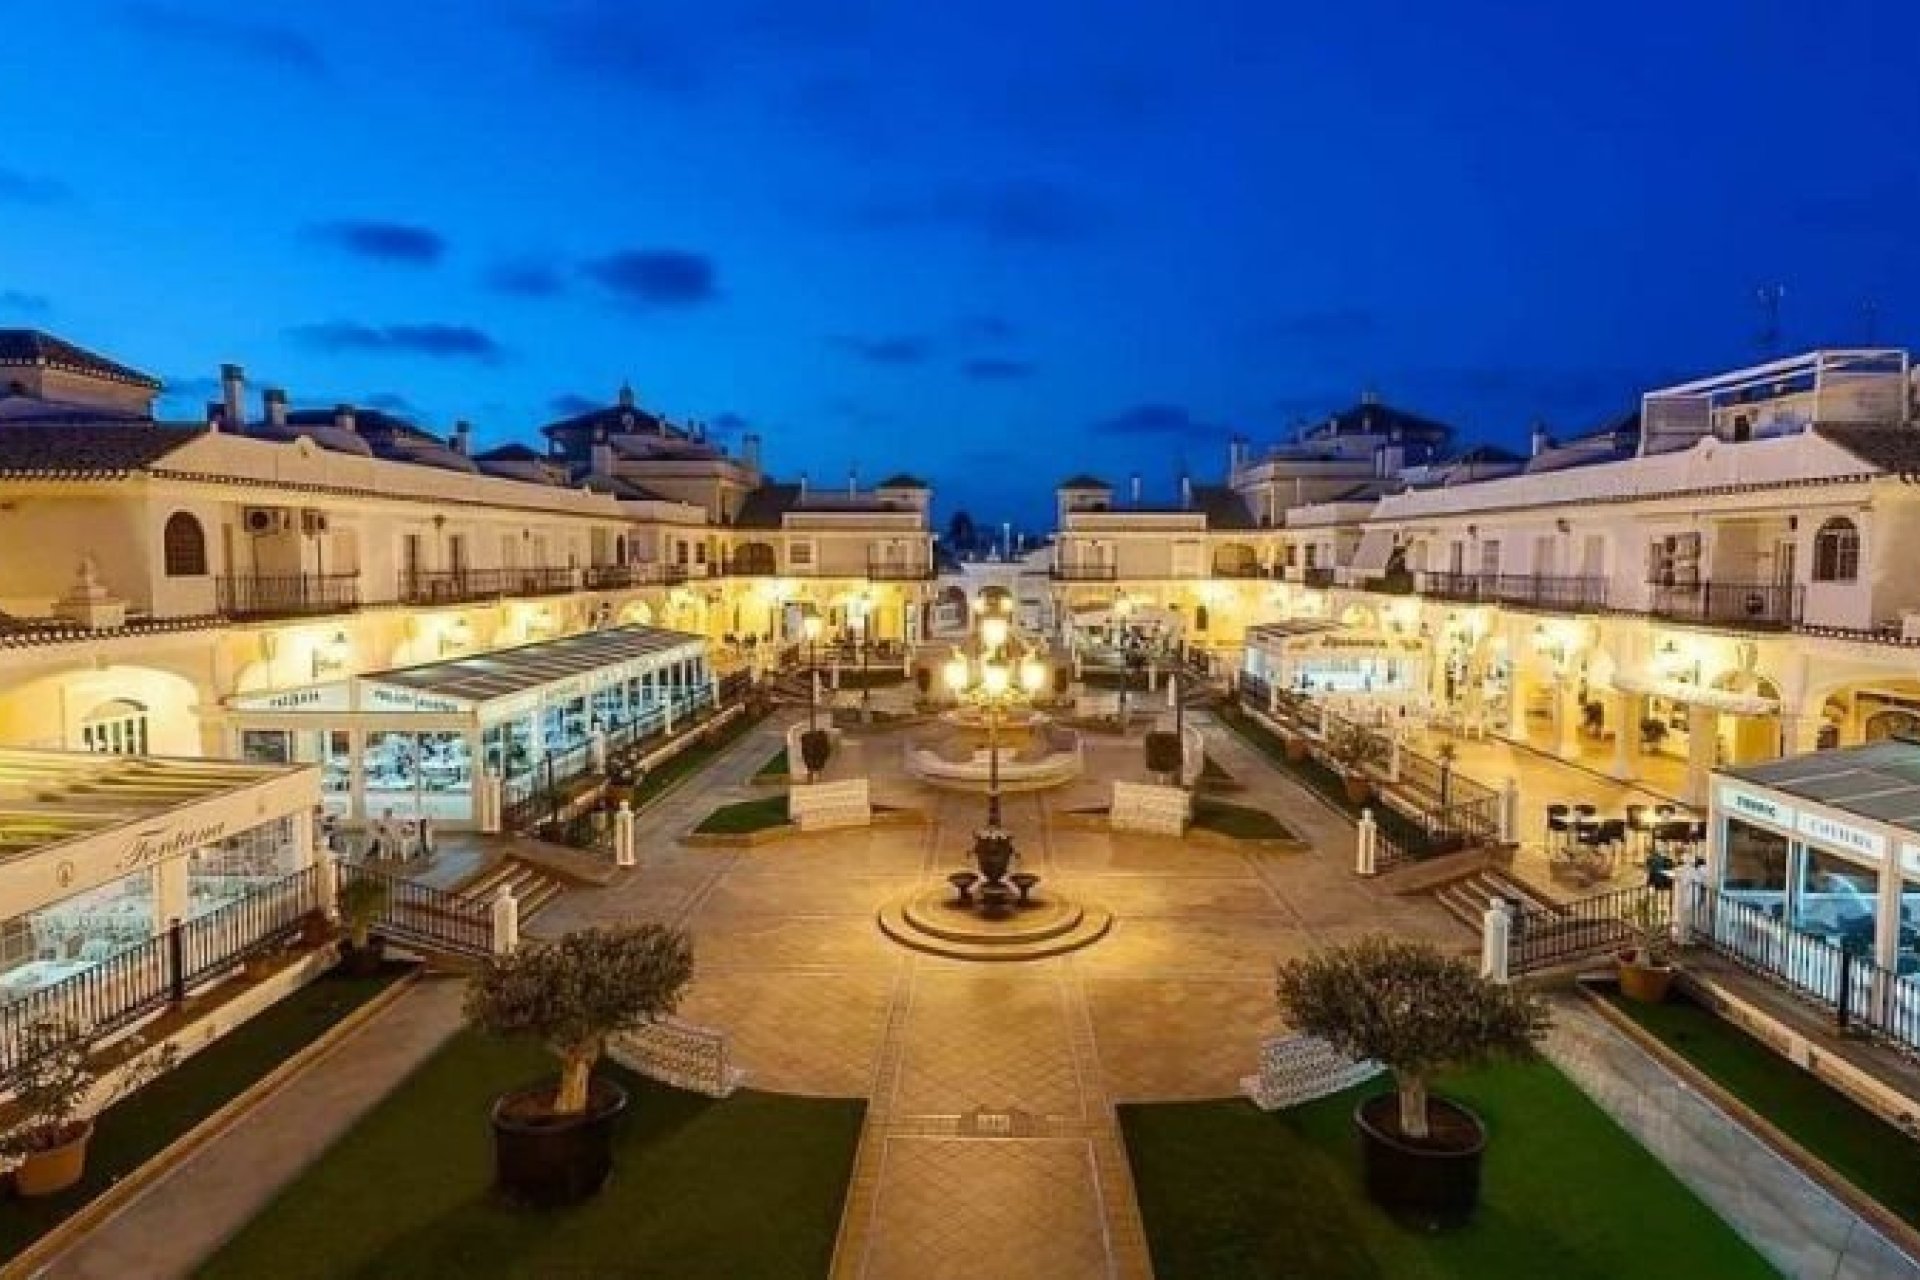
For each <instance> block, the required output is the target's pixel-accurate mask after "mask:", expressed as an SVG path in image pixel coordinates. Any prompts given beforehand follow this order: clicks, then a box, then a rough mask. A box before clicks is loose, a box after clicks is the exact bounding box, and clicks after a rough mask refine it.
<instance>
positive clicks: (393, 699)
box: [367, 684, 470, 716]
mask: <svg viewBox="0 0 1920 1280" xmlns="http://www.w3.org/2000/svg"><path fill="white" fill-rule="evenodd" d="M367 701H368V704H369V705H368V707H367V710H369V711H419V712H423V713H427V714H439V715H453V716H457V715H460V714H462V713H464V712H466V711H468V710H469V709H470V708H469V707H468V705H467V704H466V703H464V702H460V701H458V700H456V699H453V698H444V697H435V696H434V695H433V694H430V693H416V692H415V691H413V690H412V689H394V688H389V687H388V686H386V685H379V684H376V685H368V686H367Z"/></svg>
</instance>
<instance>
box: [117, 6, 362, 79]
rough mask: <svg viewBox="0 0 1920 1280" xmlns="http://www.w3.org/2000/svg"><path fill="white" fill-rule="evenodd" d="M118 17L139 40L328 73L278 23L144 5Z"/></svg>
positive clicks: (322, 61)
mask: <svg viewBox="0 0 1920 1280" xmlns="http://www.w3.org/2000/svg"><path fill="white" fill-rule="evenodd" d="M122 13H123V16H124V17H125V19H126V21H127V23H128V24H129V25H130V26H132V27H133V28H134V29H135V30H137V31H138V32H139V33H140V34H141V35H143V36H150V37H154V38H158V39H163V40H172V41H174V42H176V43H179V44H197V45H201V46H204V47H206V48H210V49H214V50H217V51H219V52H221V53H234V54H239V55H241V56H242V57H248V58H253V59H256V60H258V61H260V62H267V63H272V64H274V65H275V66H278V67H281V68H283V69H286V70H289V71H299V72H303V73H305V74H307V75H312V76H321V75H325V74H326V72H327V57H326V54H325V53H324V52H323V51H322V50H321V48H320V46H319V45H318V44H317V43H316V42H315V41H314V40H313V39H311V38H310V37H308V36H307V35H305V34H303V33H302V32H299V31H296V30H294V29H293V28H292V27H289V26H285V25H283V24H281V23H277V22H262V21H258V20H255V19H252V18H235V17H230V16H227V15H225V14H214V13H205V12H200V11H198V10H193V9H184V8H180V7H179V6H176V5H163V4H152V3H144V2H142V3H135V4H130V5H128V6H127V7H126V8H125V9H124V10H123V11H122Z"/></svg>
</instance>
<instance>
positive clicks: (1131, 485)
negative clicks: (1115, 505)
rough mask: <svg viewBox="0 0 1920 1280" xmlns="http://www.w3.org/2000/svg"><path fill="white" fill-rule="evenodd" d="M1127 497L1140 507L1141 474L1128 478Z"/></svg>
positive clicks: (1135, 473) (1137, 473) (1136, 473)
mask: <svg viewBox="0 0 1920 1280" xmlns="http://www.w3.org/2000/svg"><path fill="white" fill-rule="evenodd" d="M1127 497H1128V500H1129V501H1131V502H1132V503H1133V505H1134V506H1136V507H1137V506H1139V505H1140V473H1139V472H1138V471H1136V472H1134V473H1133V474H1132V475H1131V476H1128V477H1127Z"/></svg>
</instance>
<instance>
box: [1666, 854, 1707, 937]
mask: <svg viewBox="0 0 1920 1280" xmlns="http://www.w3.org/2000/svg"><path fill="white" fill-rule="evenodd" d="M1701 882H1702V877H1701V875H1700V872H1699V870H1698V869H1697V868H1695V867H1693V866H1692V865H1691V864H1689V865H1687V866H1683V867H1681V868H1680V869H1679V870H1678V871H1677V872H1676V873H1675V874H1674V877H1673V917H1672V920H1671V921H1670V924H1669V927H1670V929H1671V931H1672V937H1673V945H1675V946H1676V947H1684V946H1686V945H1687V944H1688V943H1690V942H1692V941H1693V894H1694V886H1695V885H1697V884H1700V883H1701Z"/></svg>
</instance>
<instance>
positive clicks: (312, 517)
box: [300, 507, 327, 533]
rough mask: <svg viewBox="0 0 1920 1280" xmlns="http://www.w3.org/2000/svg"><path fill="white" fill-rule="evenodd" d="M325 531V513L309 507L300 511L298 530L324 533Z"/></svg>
mask: <svg viewBox="0 0 1920 1280" xmlns="http://www.w3.org/2000/svg"><path fill="white" fill-rule="evenodd" d="M326 531H327V513H326V512H324V511H315V510H313V509H312V508H311V507H309V508H308V509H306V510H304V511H302V512H301V513H300V532H302V533H325V532H326Z"/></svg>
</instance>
